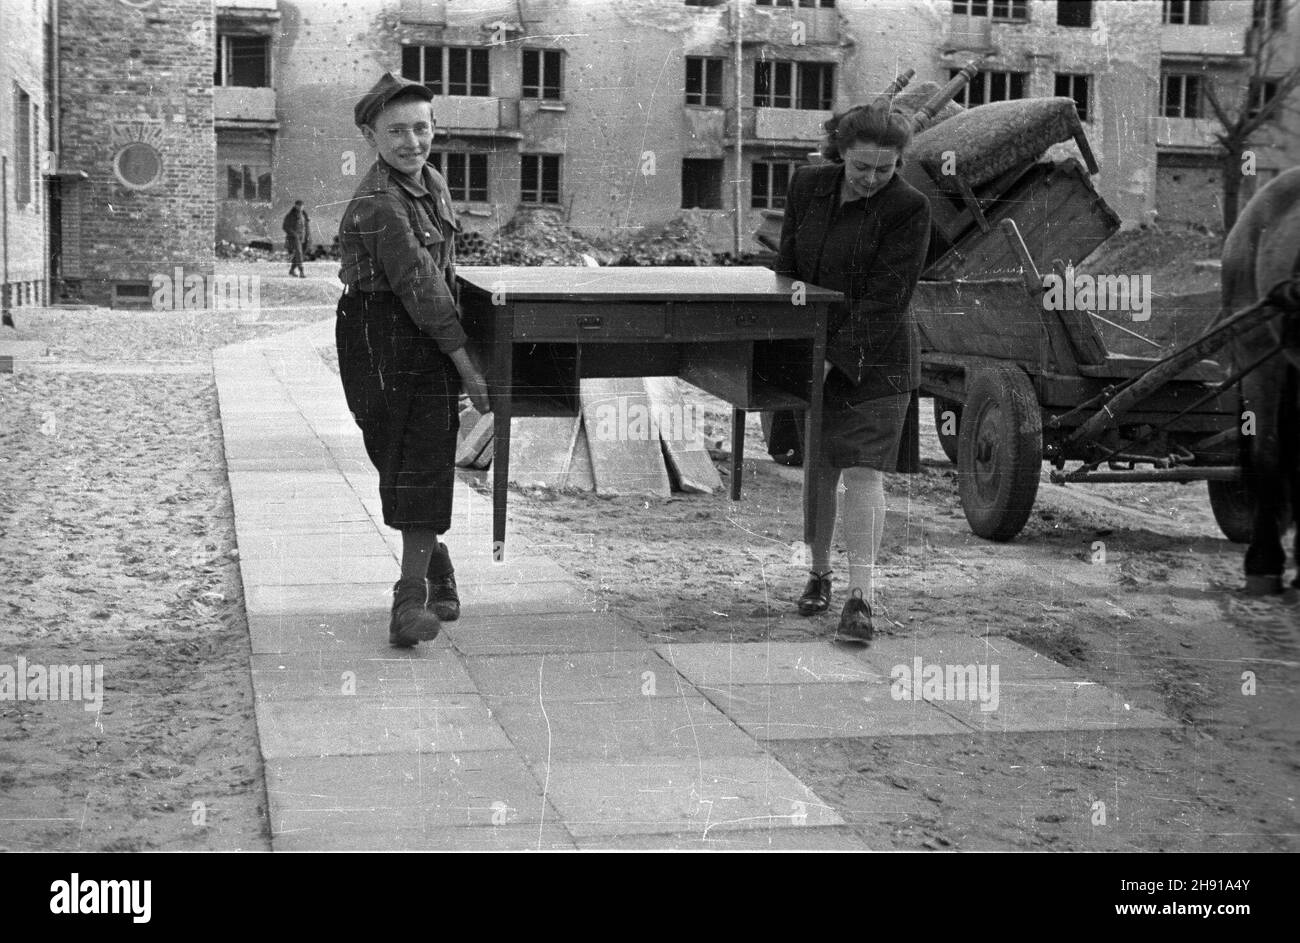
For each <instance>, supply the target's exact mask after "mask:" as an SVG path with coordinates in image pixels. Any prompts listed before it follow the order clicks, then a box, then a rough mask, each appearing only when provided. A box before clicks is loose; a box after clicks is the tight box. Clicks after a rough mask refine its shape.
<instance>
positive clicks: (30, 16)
mask: <svg viewBox="0 0 1300 943" xmlns="http://www.w3.org/2000/svg"><path fill="white" fill-rule="evenodd" d="M46 12H47V11H46V6H45V4H44V3H43V2H42V3H39V4H33V3H31V2H23V3H3V2H0V154H2V155H3V156H4V158H5V163H6V169H7V179H6V181H5V192H4V200H5V207H4V209H5V213H6V216H7V233H0V238H3V239H4V240H5V246H4V249H5V250H6V251H5V254H6V255H7V257H8V282H7V284H8V287H9V290H10V295H9V297H10V301H11V303H12V304H15V305H17V304H30V303H39V302H40V301H43V300H44V298H43V295H44V285H45V281H46V273H47V269H48V254H47V253H48V243H47V239H48V236H49V231H48V226H47V220H48V194H47V192H46V188H45V179H44V176H43V173H42V171H43V169H44V168H43V166H42V164H43V162H44V160H45V153H46V151H47V150H48V149H49V107H48V103H47V101H46V96H45V75H46V67H45V29H46ZM16 88H21V89H22V91H23V92H24V93H26V96H27V99H26V100H25V101H22V105H24V106H25V107H24V110H25V111H26V113H27V118H26V125H27V128H28V132H29V133H28V134H27V137H26V139H25V140H22V141H20V140H19V126H20V116H19V115H18V114H17V113H16V109H17V108H18V107H19V106H20V96H18V95H16V94H15V89H16ZM20 152H23V153H20ZM20 173H22V174H23V176H25V178H26V180H25V186H23V185H20V181H19V180H18V179H17V178H18V175H19V174H20ZM24 195H25V199H20V196H24ZM2 277H3V276H2V275H0V278H2Z"/></svg>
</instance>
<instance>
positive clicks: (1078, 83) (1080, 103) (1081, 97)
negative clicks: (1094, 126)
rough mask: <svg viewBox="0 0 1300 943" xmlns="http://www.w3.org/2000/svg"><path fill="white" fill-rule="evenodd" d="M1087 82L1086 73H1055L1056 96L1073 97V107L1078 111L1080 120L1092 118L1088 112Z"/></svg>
mask: <svg viewBox="0 0 1300 943" xmlns="http://www.w3.org/2000/svg"><path fill="white" fill-rule="evenodd" d="M1089 84H1090V82H1089V79H1088V76H1086V75H1069V74H1067V73H1064V72H1058V73H1057V74H1056V96H1057V97H1058V98H1073V99H1074V107H1075V109H1076V110H1077V111H1078V112H1079V120H1080V121H1091V120H1092V116H1091V115H1090V114H1088V86H1089Z"/></svg>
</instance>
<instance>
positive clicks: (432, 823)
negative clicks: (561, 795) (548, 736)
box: [267, 749, 567, 848]
mask: <svg viewBox="0 0 1300 943" xmlns="http://www.w3.org/2000/svg"><path fill="white" fill-rule="evenodd" d="M267 775H268V778H271V777H273V778H274V781H275V783H276V787H275V789H274V790H273V791H270V794H269V799H270V802H271V807H272V812H271V827H272V831H273V833H274V834H275V835H276V836H277V846H278V844H279V837H280V836H292V837H293V838H294V843H295V844H296V845H297V846H299V847H303V848H331V847H337V845H336V844H335V842H336V841H337V839H331V835H336V834H337V835H338V836H339V838H341V839H343V840H344V841H345V842H346V843H347V844H348V845H351V846H352V847H368V848H386V847H387V846H386V845H383V844H371V843H370V842H371V841H373V840H374V839H370V838H367V837H366V836H365V831H366V830H372V831H375V832H380V831H387V832H392V833H399V834H400V833H405V834H406V839H405V840H406V841H407V842H414V841H418V839H417V838H416V836H418V835H419V834H421V833H425V832H427V831H429V830H442V829H453V828H455V829H474V830H475V831H481V832H493V831H495V830H497V829H499V828H518V827H520V826H529V827H530V828H531V832H532V836H531V841H532V843H533V844H536V843H537V840H538V838H539V835H541V837H542V838H543V840H545V834H544V833H542V832H540V831H539V826H542V825H543V824H544V823H545V822H546V821H549V822H551V823H553V825H555V826H560V824H561V820H560V816H559V813H558V812H557V811H556V810H555V809H554V808H553V807H552V806H550V805H549V804H548V803H547V801H546V799H545V797H544V796H543V795H542V789H541V786H540V785H539V784H538V782H537V779H536V777H535V776H534V775H533V774H532V771H531V770H530V769H529V768H528V767H527V766H525V765H524V764H523V763H522V762H521V761H520V759H519V757H518V755H517V754H516V753H515V752H514V751H513V750H510V749H506V750H497V751H478V752H469V753H463V754H453V753H436V754H416V753H411V754H406V755H386V756H377V755H367V756H346V757H312V758H307V757H303V758H287V759H273V760H269V761H268V762H267ZM349 832H351V833H352V834H350V835H349V834H348V833H349ZM559 837H560V836H555V838H557V839H558V838H559ZM566 837H567V836H566ZM480 840H483V841H488V842H490V841H491V838H489V837H487V836H484V837H483V838H482V839H480ZM515 840H516V841H518V842H519V844H521V845H522V846H523V847H528V846H529V838H528V837H527V836H526V835H523V834H520V835H518V836H516V838H515Z"/></svg>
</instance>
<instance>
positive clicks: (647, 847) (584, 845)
mask: <svg viewBox="0 0 1300 943" xmlns="http://www.w3.org/2000/svg"><path fill="white" fill-rule="evenodd" d="M577 847H578V849H579V850H583V851H586V850H591V851H717V852H724V851H869V850H870V849H869V848H868V847H867V845H866V844H864V843H863V842H862V840H861V839H859V838H858V837H857V836H856V835H855V834H854V833H853V830H852V829H849V828H846V827H843V826H840V827H836V826H808V825H804V826H801V827H797V828H786V827H782V828H745V829H731V828H710V829H708V830H707V831H700V832H677V833H674V834H667V835H663V834H635V833H634V834H631V835H594V836H588V837H585V838H580V839H578V840H577Z"/></svg>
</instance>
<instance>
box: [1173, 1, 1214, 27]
mask: <svg viewBox="0 0 1300 943" xmlns="http://www.w3.org/2000/svg"><path fill="white" fill-rule="evenodd" d="M1208 8H1209V4H1208V3H1206V2H1205V0H1165V5H1164V10H1163V11H1162V16H1161V19H1162V21H1163V22H1165V23H1168V24H1170V25H1171V26H1205V25H1206V24H1207V23H1209V22H1210V20H1209V17H1208V14H1207V10H1208Z"/></svg>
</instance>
